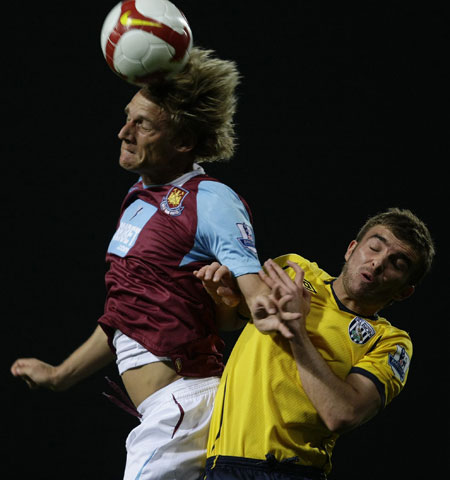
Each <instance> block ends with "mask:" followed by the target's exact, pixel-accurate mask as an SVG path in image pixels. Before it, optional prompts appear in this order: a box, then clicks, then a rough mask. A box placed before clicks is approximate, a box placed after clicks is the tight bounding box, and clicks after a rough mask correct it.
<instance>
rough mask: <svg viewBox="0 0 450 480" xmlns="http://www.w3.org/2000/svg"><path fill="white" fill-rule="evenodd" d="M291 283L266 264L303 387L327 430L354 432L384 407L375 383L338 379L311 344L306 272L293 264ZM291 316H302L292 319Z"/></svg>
mask: <svg viewBox="0 0 450 480" xmlns="http://www.w3.org/2000/svg"><path fill="white" fill-rule="evenodd" d="M289 265H290V266H291V267H292V268H293V269H294V270H295V272H296V277H295V280H294V281H292V280H291V279H290V277H289V275H288V274H287V273H286V272H285V271H284V270H283V269H282V268H280V267H279V265H277V264H276V263H275V262H273V261H271V260H270V261H268V262H266V263H265V268H266V271H267V275H266V274H264V273H262V274H261V278H262V279H263V280H265V281H266V282H267V284H268V285H270V286H271V289H272V291H273V292H274V291H275V297H276V298H277V302H278V306H279V309H280V311H281V312H282V318H284V322H285V324H286V325H287V327H288V329H289V331H290V332H291V333H292V337H291V338H289V343H290V346H291V350H292V354H293V356H294V359H295V362H296V365H297V369H298V372H299V375H300V379H301V382H302V386H303V388H304V390H305V392H306V394H307V396H308V398H309V399H310V401H311V403H312V404H313V405H314V407H315V408H316V410H317V412H318V413H319V415H320V417H321V418H322V420H323V422H324V423H325V424H326V426H327V428H328V429H329V430H331V431H332V432H338V433H340V432H343V431H347V430H351V429H353V428H355V427H357V426H358V425H360V424H361V423H364V422H366V421H367V420H369V419H370V418H371V417H373V416H374V415H375V414H376V413H377V411H378V410H379V408H380V406H381V399H380V396H379V393H378V391H377V389H376V387H375V385H374V383H373V382H372V381H371V380H369V379H367V378H365V377H363V376H362V375H358V374H350V375H349V376H348V377H347V378H346V379H345V380H342V379H341V378H339V377H337V376H336V375H335V374H334V372H333V371H332V370H331V369H330V367H329V366H328V364H327V363H326V362H325V360H324V359H323V357H322V356H321V355H320V353H319V352H318V351H317V349H316V348H315V346H314V344H313V343H312V342H311V339H310V338H309V335H308V333H307V331H306V328H305V320H306V318H307V315H308V313H309V292H307V290H306V289H305V288H304V287H303V278H304V272H303V270H302V269H301V268H300V267H299V266H298V265H297V264H296V263H293V262H289ZM288 313H299V314H300V315H299V316H298V317H297V318H296V319H293V317H291V316H289V315H285V314H288Z"/></svg>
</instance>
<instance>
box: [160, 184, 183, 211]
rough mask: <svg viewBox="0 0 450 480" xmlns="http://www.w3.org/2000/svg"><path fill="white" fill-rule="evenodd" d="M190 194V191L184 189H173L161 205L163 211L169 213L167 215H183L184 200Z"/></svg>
mask: <svg viewBox="0 0 450 480" xmlns="http://www.w3.org/2000/svg"><path fill="white" fill-rule="evenodd" d="M188 193H189V192H188V190H185V189H184V188H181V187H172V188H171V189H170V190H169V192H168V193H167V195H166V196H165V197H164V198H163V200H162V202H161V204H160V207H161V210H162V211H163V212H164V213H167V215H171V216H178V215H181V212H182V211H183V210H184V207H183V200H184V199H185V197H186V195H187V194H188Z"/></svg>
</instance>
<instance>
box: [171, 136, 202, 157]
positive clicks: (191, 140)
mask: <svg viewBox="0 0 450 480" xmlns="http://www.w3.org/2000/svg"><path fill="white" fill-rule="evenodd" d="M175 141H176V143H175V148H176V149H177V150H178V152H180V153H188V152H191V151H192V150H193V149H194V148H195V146H196V145H197V137H196V136H195V135H194V134H191V133H187V132H185V133H183V134H181V135H179V136H178V137H176V138H175Z"/></svg>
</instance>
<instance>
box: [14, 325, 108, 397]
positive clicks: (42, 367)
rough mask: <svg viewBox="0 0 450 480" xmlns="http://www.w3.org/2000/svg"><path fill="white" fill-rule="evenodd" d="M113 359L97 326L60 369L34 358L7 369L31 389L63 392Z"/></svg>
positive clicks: (22, 359)
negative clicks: (42, 388) (41, 388)
mask: <svg viewBox="0 0 450 480" xmlns="http://www.w3.org/2000/svg"><path fill="white" fill-rule="evenodd" d="M113 359H114V354H113V353H112V351H111V349H110V348H109V346H108V341H107V336H106V334H105V332H104V331H103V329H102V328H101V327H100V326H97V328H96V329H95V330H94V333H93V334H92V335H91V336H90V337H89V338H88V339H87V340H86V341H85V342H84V343H83V344H82V345H81V346H80V347H79V348H77V349H76V350H75V351H74V352H73V353H72V354H71V355H70V356H69V357H67V358H66V360H64V361H63V362H62V363H61V364H60V365H57V366H53V365H50V364H48V363H45V362H43V361H41V360H38V359H37V358H19V359H17V360H16V361H15V362H14V363H13V365H12V366H11V373H12V374H13V375H14V376H15V377H19V378H22V380H24V381H25V382H26V383H27V385H28V386H29V387H30V388H32V389H34V388H38V387H44V388H48V389H50V390H54V391H62V390H67V389H68V388H70V387H71V386H72V385H75V384H76V383H78V382H79V381H80V380H83V379H84V378H87V377H88V376H90V375H92V374H93V373H95V372H97V371H98V370H100V369H101V368H103V367H105V366H106V365H108V364H109V363H110V362H111V361H112V360H113Z"/></svg>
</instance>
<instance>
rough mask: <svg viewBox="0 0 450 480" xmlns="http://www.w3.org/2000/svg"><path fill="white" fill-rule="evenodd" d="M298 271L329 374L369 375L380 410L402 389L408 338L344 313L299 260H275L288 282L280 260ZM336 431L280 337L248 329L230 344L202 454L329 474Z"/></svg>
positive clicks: (324, 281) (314, 269)
mask: <svg viewBox="0 0 450 480" xmlns="http://www.w3.org/2000/svg"><path fill="white" fill-rule="evenodd" d="M288 260H291V261H293V262H296V263H297V264H298V265H300V267H302V269H303V270H304V271H305V279H304V286H305V287H306V288H307V289H308V290H309V291H310V292H311V294H312V295H311V311H310V313H309V315H308V317H307V320H306V329H307V331H308V334H309V336H310V338H311V341H312V342H313V344H314V346H315V347H316V348H317V350H318V351H319V353H320V354H321V355H322V357H323V358H324V359H325V360H326V362H327V364H328V366H329V367H330V368H331V370H332V371H333V372H334V373H335V374H336V375H337V376H338V377H339V378H341V379H345V378H346V377H347V375H348V374H349V373H351V372H352V373H358V374H361V375H365V376H366V377H368V378H370V379H371V380H372V381H373V382H374V384H375V386H376V387H377V389H378V391H379V393H380V396H381V400H382V405H383V406H385V405H386V404H388V403H389V402H390V401H391V400H392V399H393V398H394V397H395V396H396V395H398V394H399V393H400V391H401V390H402V388H403V386H404V385H405V382H406V378H407V375H408V367H409V363H410V358H411V355H412V344H411V340H410V338H409V336H408V334H407V333H406V332H404V331H402V330H399V329H397V328H395V327H393V326H392V325H391V324H390V323H389V322H388V321H387V320H386V319H384V318H381V317H378V316H376V317H373V318H367V317H366V318H364V317H361V316H358V315H356V314H355V313H352V312H350V311H348V310H346V309H345V307H344V306H343V305H342V304H340V302H339V300H338V299H337V298H336V297H335V295H334V292H333V289H332V282H333V280H334V278H333V277H332V276H330V275H329V274H328V273H326V272H325V271H323V270H321V269H320V268H319V267H318V266H317V264H316V263H311V262H309V261H308V260H306V259H304V258H303V257H300V256H299V255H295V254H289V255H284V256H282V257H279V258H277V259H276V262H277V263H278V264H279V265H280V266H281V267H282V268H284V269H285V270H286V272H287V273H288V274H289V276H290V277H291V278H294V277H295V271H294V270H293V269H292V268H290V267H289V266H288V265H287V261H288ZM337 437H338V434H335V433H332V432H330V431H329V430H328V429H327V427H326V426H325V424H324V423H323V422H322V420H321V418H320V417H319V415H318V413H317V411H316V409H315V408H314V406H313V405H312V404H311V402H310V401H309V399H308V397H307V395H306V394H305V392H304V390H303V388H302V383H301V380H300V376H299V373H298V370H297V366H296V364H295V360H294V357H293V355H292V353H291V349H290V346H289V342H288V340H286V339H285V338H283V337H282V336H281V335H280V334H277V333H272V334H268V335H265V334H262V333H260V332H259V331H258V330H257V329H256V327H255V326H254V325H253V324H248V325H247V326H246V327H245V328H244V330H243V332H242V334H241V335H240V337H239V339H238V341H237V342H236V344H235V346H234V348H233V351H232V353H231V355H230V358H229V360H228V362H227V365H226V367H225V371H224V373H223V376H222V379H221V383H220V386H219V390H218V392H217V396H216V401H215V406H214V412H213V416H212V421H211V428H210V434H209V440H208V453H207V455H208V457H217V456H220V455H226V456H233V457H244V458H252V459H262V460H263V459H265V457H266V455H267V454H272V455H274V456H275V458H276V459H277V460H278V461H283V460H285V459H289V458H292V457H297V458H298V464H300V465H306V466H312V467H316V468H319V469H321V470H322V471H324V472H325V473H329V471H330V470H331V453H332V450H333V447H334V445H335V442H336V439H337Z"/></svg>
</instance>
